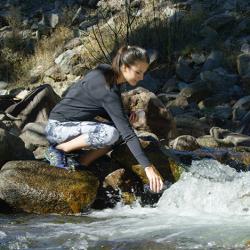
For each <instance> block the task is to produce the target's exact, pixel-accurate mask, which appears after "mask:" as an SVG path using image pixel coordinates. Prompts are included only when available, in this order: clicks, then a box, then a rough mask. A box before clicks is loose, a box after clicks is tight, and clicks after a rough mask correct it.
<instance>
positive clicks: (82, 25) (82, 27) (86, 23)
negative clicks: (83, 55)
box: [79, 19, 97, 30]
mask: <svg viewBox="0 0 250 250" xmlns="http://www.w3.org/2000/svg"><path fill="white" fill-rule="evenodd" d="M96 24H97V20H95V19H92V20H89V19H87V20H84V21H82V22H81V23H80V24H79V29H80V30H88V29H89V28H90V27H92V26H94V25H96Z"/></svg>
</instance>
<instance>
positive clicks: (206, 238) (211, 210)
mask: <svg viewBox="0 0 250 250" xmlns="http://www.w3.org/2000/svg"><path fill="white" fill-rule="evenodd" d="M249 241H250V172H247V173H237V172H236V171H235V170H234V169H232V168H230V167H228V166H225V165H222V164H220V163H218V162H217V161H214V160H203V161H195V162H193V164H192V167H191V168H190V171H189V172H188V173H184V174H183V175H182V177H181V179H180V180H179V181H178V182H177V183H175V184H174V185H172V186H171V187H170V188H169V189H168V190H166V191H165V192H164V193H163V195H162V197H161V199H160V201H159V202H158V204H157V206H156V207H155V208H149V207H147V208H145V207H144V208H142V207H141V206H140V205H139V204H136V205H134V206H133V207H129V206H117V207H116V208H115V209H106V210H103V211H93V212H91V213H90V214H88V215H84V216H83V215H82V216H79V217H73V216H71V217H70V216H67V217H62V216H46V217H42V216H34V215H33V216H15V218H14V219H13V218H11V220H10V217H3V218H1V217H0V249H38V248H39V249H247V245H248V244H249ZM1 246H3V248H2V247H1ZM249 249H250V248H249Z"/></svg>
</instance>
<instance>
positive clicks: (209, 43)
mask: <svg viewBox="0 0 250 250" xmlns="http://www.w3.org/2000/svg"><path fill="white" fill-rule="evenodd" d="M200 35H201V36H202V37H203V38H204V39H203V40H202V41H201V45H202V47H203V48H204V49H207V47H209V48H213V46H214V43H215V42H216V41H217V40H218V37H219V34H218V32H216V30H214V29H212V28H211V27H208V26H205V27H204V28H203V29H201V30H200Z"/></svg>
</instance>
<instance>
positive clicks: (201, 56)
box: [191, 53, 206, 65]
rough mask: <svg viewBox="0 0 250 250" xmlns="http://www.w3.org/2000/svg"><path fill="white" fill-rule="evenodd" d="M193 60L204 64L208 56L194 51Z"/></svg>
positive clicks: (198, 63)
mask: <svg viewBox="0 0 250 250" xmlns="http://www.w3.org/2000/svg"><path fill="white" fill-rule="evenodd" d="M191 58H192V61H193V62H194V63H195V64H197V65H200V64H203V63H204V62H205V61H206V57H205V55H204V54H199V53H192V54H191Z"/></svg>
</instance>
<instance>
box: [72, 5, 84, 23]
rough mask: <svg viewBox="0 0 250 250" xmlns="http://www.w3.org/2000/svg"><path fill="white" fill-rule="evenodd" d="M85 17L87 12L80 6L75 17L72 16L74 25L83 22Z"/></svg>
mask: <svg viewBox="0 0 250 250" xmlns="http://www.w3.org/2000/svg"><path fill="white" fill-rule="evenodd" d="M84 18H85V12H84V9H83V8H82V7H80V8H79V9H78V10H77V12H76V13H75V15H74V17H73V18H72V21H71V23H72V25H76V24H78V23H80V22H82V21H83V20H84Z"/></svg>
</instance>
